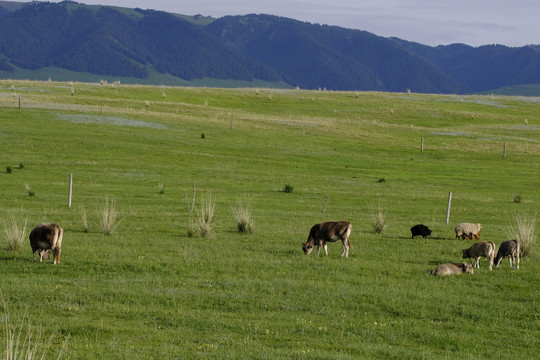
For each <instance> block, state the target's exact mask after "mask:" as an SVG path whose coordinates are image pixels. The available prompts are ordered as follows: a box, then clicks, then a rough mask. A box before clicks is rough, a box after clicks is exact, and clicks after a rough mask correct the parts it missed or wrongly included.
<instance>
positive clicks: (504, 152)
mask: <svg viewBox="0 0 540 360" xmlns="http://www.w3.org/2000/svg"><path fill="white" fill-rule="evenodd" d="M503 157H506V141H505V142H504V151H503Z"/></svg>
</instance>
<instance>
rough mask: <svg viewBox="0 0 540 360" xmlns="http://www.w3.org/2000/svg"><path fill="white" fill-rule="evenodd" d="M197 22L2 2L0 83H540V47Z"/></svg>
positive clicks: (270, 19) (278, 23)
mask: <svg viewBox="0 0 540 360" xmlns="http://www.w3.org/2000/svg"><path fill="white" fill-rule="evenodd" d="M190 19H191V20H193V21H190ZM203 20H204V21H201V19H200V18H197V17H188V16H184V15H178V14H169V13H165V12H159V11H152V10H142V9H127V8H118V7H107V6H87V5H84V4H78V3H75V2H71V1H70V2H62V3H57V4H52V3H42V2H31V3H17V2H6V1H0V72H2V73H1V74H0V76H3V77H9V74H10V72H13V71H16V70H21V69H22V70H34V71H35V70H39V69H43V68H45V67H56V68H62V69H66V70H71V71H75V72H81V73H90V74H95V75H101V76H115V77H131V78H139V79H146V78H148V77H149V74H150V73H151V72H157V73H160V74H167V75H168V76H173V77H176V78H178V79H183V80H186V81H193V80H195V79H205V78H208V79H221V80H242V81H247V82H251V81H255V80H263V81H267V82H275V83H278V82H279V83H280V84H288V85H289V86H295V87H301V88H307V89H317V88H326V89H328V90H379V91H396V92H405V91H408V90H410V91H414V92H423V93H467V92H479V91H486V90H490V89H493V88H498V87H503V86H510V85H518V84H531V83H540V51H539V50H538V47H537V46H527V47H521V48H509V47H506V46H500V45H499V46H496V45H490V46H482V47H478V48H475V47H471V46H467V45H463V44H454V45H449V46H438V47H429V46H425V45H421V44H417V43H412V42H408V41H404V40H401V39H396V38H384V37H380V36H377V35H374V34H371V33H368V32H365V31H360V30H352V29H344V28H340V27H336V26H326V25H318V24H310V23H306V22H301V21H297V20H293V19H288V18H282V17H276V16H269V15H246V16H226V17H223V18H220V19H211V18H204V19H203ZM74 80H76V79H74Z"/></svg>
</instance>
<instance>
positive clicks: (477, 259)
mask: <svg viewBox="0 0 540 360" xmlns="http://www.w3.org/2000/svg"><path fill="white" fill-rule="evenodd" d="M474 267H475V268H477V269H480V257H475V258H474Z"/></svg>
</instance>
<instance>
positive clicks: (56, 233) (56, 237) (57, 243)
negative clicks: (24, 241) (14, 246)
mask: <svg viewBox="0 0 540 360" xmlns="http://www.w3.org/2000/svg"><path fill="white" fill-rule="evenodd" d="M63 235H64V230H63V229H62V227H60V225H58V224H54V223H41V224H39V225H37V226H36V227H35V228H34V230H32V232H31V233H30V246H31V247H32V253H33V254H34V261H36V252H38V253H39V261H40V262H42V261H43V258H44V257H45V259H48V258H49V250H52V252H53V254H54V261H53V264H58V263H59V262H60V251H61V247H62V237H63Z"/></svg>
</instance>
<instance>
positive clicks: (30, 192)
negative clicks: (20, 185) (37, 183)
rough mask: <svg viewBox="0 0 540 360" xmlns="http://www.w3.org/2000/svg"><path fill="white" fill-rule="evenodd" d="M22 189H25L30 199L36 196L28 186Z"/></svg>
mask: <svg viewBox="0 0 540 360" xmlns="http://www.w3.org/2000/svg"><path fill="white" fill-rule="evenodd" d="M24 187H25V188H26V192H27V193H28V196H30V197H35V196H36V193H35V192H34V191H32V189H31V188H30V185H28V184H24Z"/></svg>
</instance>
